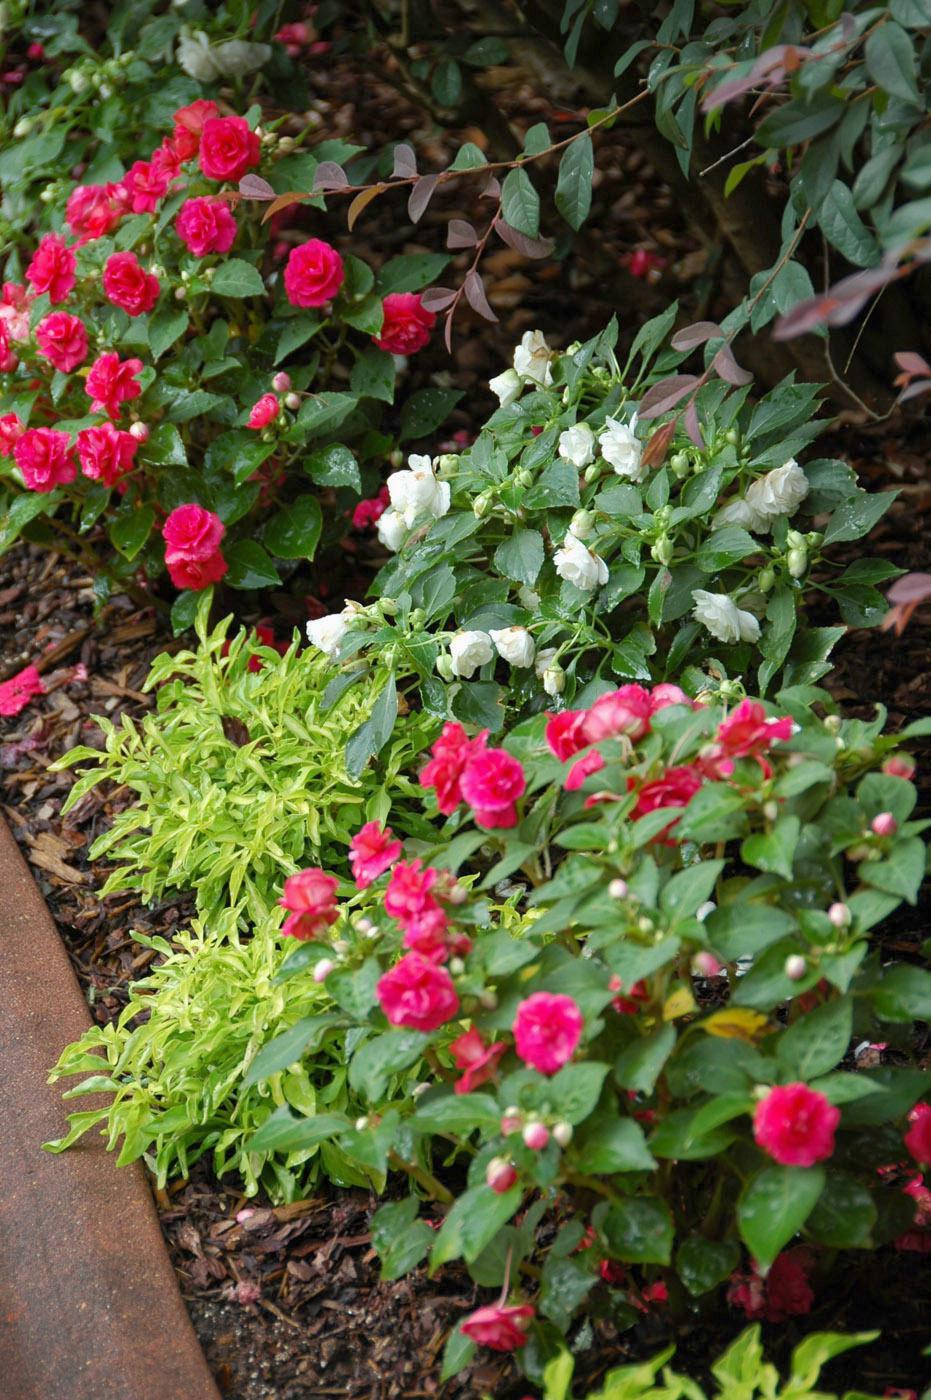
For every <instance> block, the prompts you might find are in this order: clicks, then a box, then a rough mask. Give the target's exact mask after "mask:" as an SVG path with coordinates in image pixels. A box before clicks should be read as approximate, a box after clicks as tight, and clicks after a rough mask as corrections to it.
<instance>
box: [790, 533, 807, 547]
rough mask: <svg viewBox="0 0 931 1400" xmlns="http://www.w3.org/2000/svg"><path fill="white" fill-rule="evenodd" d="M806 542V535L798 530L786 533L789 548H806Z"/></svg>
mask: <svg viewBox="0 0 931 1400" xmlns="http://www.w3.org/2000/svg"><path fill="white" fill-rule="evenodd" d="M806 543H807V541H806V539H805V536H804V535H802V534H800V533H799V531H798V530H790V531H789V533H788V534H787V535H786V548H787V549H804V548H805V545H806Z"/></svg>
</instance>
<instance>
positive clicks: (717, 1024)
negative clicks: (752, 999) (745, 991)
mask: <svg viewBox="0 0 931 1400" xmlns="http://www.w3.org/2000/svg"><path fill="white" fill-rule="evenodd" d="M768 1025H769V1017H768V1016H764V1015H763V1013H762V1012H761V1011H745V1010H744V1009H743V1007H740V1006H734V1007H731V1008H729V1009H728V1010H727V1011H716V1012H715V1013H714V1015H713V1016H709V1017H708V1019H707V1020H706V1021H702V1022H701V1029H702V1030H703V1031H707V1032H708V1034H709V1035H717V1036H720V1037H721V1039H722V1040H757V1039H758V1038H759V1036H760V1035H762V1033H763V1031H764V1030H765V1029H766V1027H767V1026H768Z"/></svg>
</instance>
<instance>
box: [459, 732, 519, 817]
mask: <svg viewBox="0 0 931 1400" xmlns="http://www.w3.org/2000/svg"><path fill="white" fill-rule="evenodd" d="M459 787H460V790H461V792H462V796H463V799H464V801H466V802H467V803H468V804H469V806H470V807H471V808H472V815H473V816H474V818H475V820H476V821H477V822H478V824H479V826H485V827H488V828H489V829H500V828H502V827H512V826H516V825H517V807H516V805H515V804H516V802H517V799H518V798H519V797H522V796H523V795H524V792H525V790H526V787H527V779H526V777H525V776H524V769H523V766H522V764H521V763H520V761H519V760H518V759H516V758H514V756H513V755H512V754H509V753H508V752H507V751H506V750H505V749H483V750H482V751H481V752H480V753H475V754H472V755H471V756H470V757H469V759H468V761H467V762H466V765H465V767H464V768H463V771H462V776H461V778H460V780H459Z"/></svg>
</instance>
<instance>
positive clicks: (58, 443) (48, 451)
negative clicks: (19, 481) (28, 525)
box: [13, 428, 78, 492]
mask: <svg viewBox="0 0 931 1400" xmlns="http://www.w3.org/2000/svg"><path fill="white" fill-rule="evenodd" d="M13 457H14V459H15V461H16V465H17V466H18V467H19V469H20V471H21V472H22V474H23V481H24V482H25V483H26V485H27V486H28V488H29V490H30V491H43V492H44V491H54V490H55V487H56V486H67V485H68V483H69V482H71V481H73V480H74V478H75V477H76V476H77V474H78V469H77V464H76V462H75V460H74V450H73V448H72V446H71V439H70V437H69V436H68V434H67V433H62V432H59V431H58V430H57V429H55V428H27V429H26V431H25V432H24V433H22V434H20V436H19V437H18V438H17V440H16V443H15V445H14V447H13Z"/></svg>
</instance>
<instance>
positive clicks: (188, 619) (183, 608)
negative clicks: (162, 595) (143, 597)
mask: <svg viewBox="0 0 931 1400" xmlns="http://www.w3.org/2000/svg"><path fill="white" fill-rule="evenodd" d="M208 591H212V590H208ZM200 599H201V595H200V593H195V592H194V591H193V589H190V588H187V589H185V590H184V592H183V593H179V594H178V596H177V598H176V599H175V601H174V602H173V603H172V605H171V635H172V636H173V637H180V636H181V633H182V632H186V631H187V630H188V628H189V627H193V626H194V617H195V615H196V613H197V605H198V603H199V602H200Z"/></svg>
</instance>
